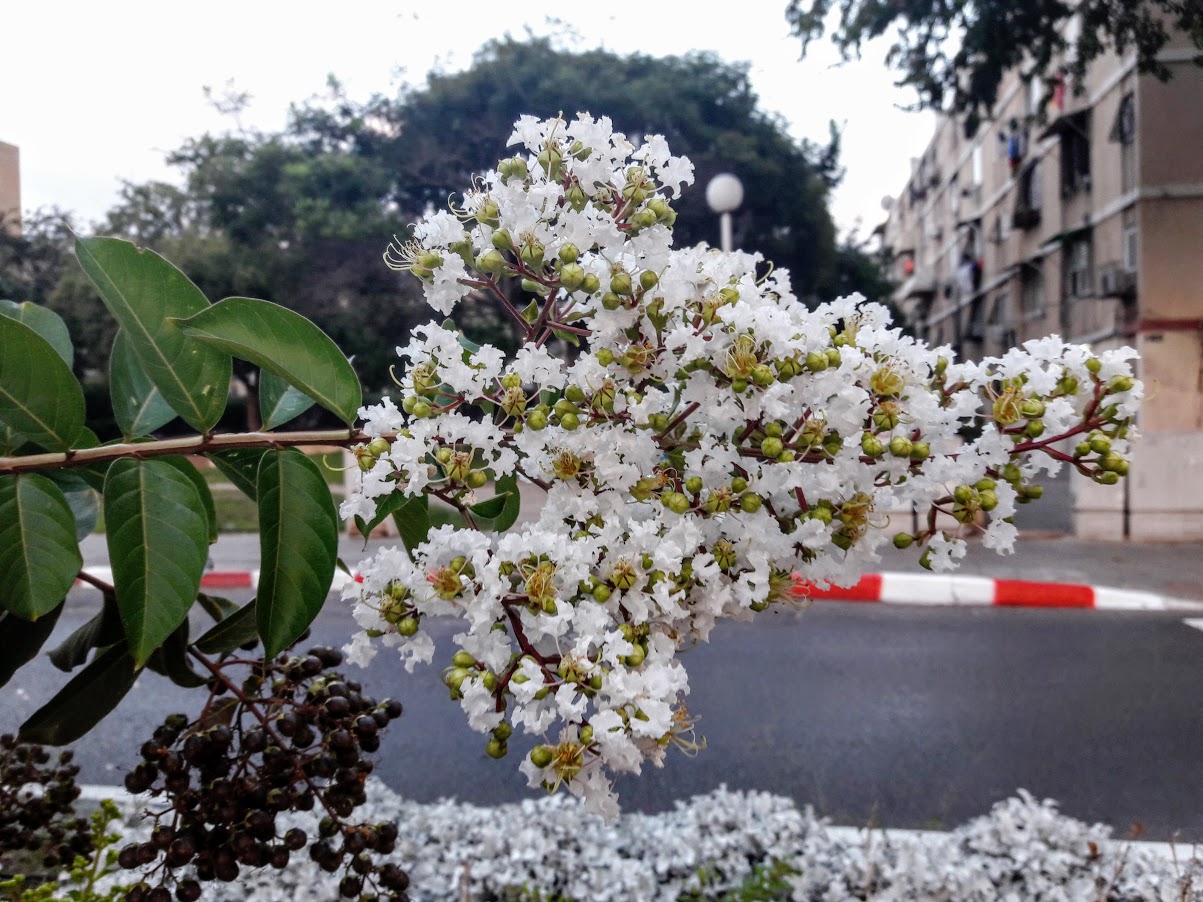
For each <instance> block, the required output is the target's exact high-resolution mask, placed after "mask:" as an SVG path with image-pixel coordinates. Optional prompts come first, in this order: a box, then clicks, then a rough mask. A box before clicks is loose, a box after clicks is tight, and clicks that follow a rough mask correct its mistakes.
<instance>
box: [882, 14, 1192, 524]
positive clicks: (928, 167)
mask: <svg viewBox="0 0 1203 902" xmlns="http://www.w3.org/2000/svg"><path fill="white" fill-rule="evenodd" d="M1198 52H1199V51H1198V49H1197V48H1195V47H1194V46H1193V45H1191V44H1190V43H1189V42H1188V41H1187V40H1186V39H1185V37H1182V38H1181V39H1179V40H1176V41H1175V42H1172V43H1171V44H1170V45H1168V46H1167V47H1166V48H1165V49H1164V50H1163V52H1162V54H1161V58H1162V60H1163V61H1164V62H1165V63H1166V64H1167V65H1168V66H1169V67H1170V69H1171V71H1172V72H1173V77H1172V78H1171V79H1170V80H1169V81H1168V82H1161V81H1158V80H1157V79H1155V78H1152V77H1150V76H1142V75H1140V74H1139V73H1138V72H1137V71H1136V65H1135V58H1134V56H1129V57H1124V58H1121V57H1119V56H1115V55H1111V56H1105V57H1101V58H1099V59H1098V60H1096V61H1095V62H1094V63H1092V64H1091V66H1090V68H1089V70H1088V72H1087V74H1086V76H1085V79H1084V83H1083V84H1081V85H1073V84H1069V85H1067V84H1064V83H1061V84H1058V85H1057V86H1056V89H1055V90H1054V91H1052V92H1051V96H1050V92H1049V90H1048V86H1047V84H1046V83H1045V82H1043V81H1037V82H1034V83H1031V84H1025V83H1023V82H1022V81H1021V80H1020V79H1019V77H1018V76H1013V77H1011V78H1010V79H1009V80H1007V81H1005V82H1004V84H1003V86H1002V88H1001V91H1000V94H999V100H998V103H997V104H996V106H995V110H994V118H993V121H991V122H989V123H986V124H984V125H983V126H982V127H981V128H980V129H979V131H978V132H977V134H976V135H975V136H974V137H973V138H972V139H969V138H966V137H965V135H964V131H963V129H962V128H961V125H960V123H959V122H957V121H955V120H953V119H950V118H948V117H944V118H942V119H941V120H940V122H939V125H938V126H937V130H936V134H935V137H934V138H933V139H932V142H931V144H930V145H929V146H928V148H927V149H926V151H925V152H924V154H923V156H922V157H921V158H920V159H918V160H916V161H914V165H913V168H912V175H911V179H910V181H909V182H908V184H907V185H906V187H905V188H904V190H903V192H902V194H901V195H900V196H899V197H897V198H896V199H894V200H893V202H892V203H891V205H890V210H889V217H888V219H887V222H886V224H885V226H884V234H883V240H884V243H885V245H886V247H887V249H888V250H890V251H891V252H892V254H893V260H894V266H895V268H896V270H895V273H894V277H895V280H896V282H897V283H898V284H899V285H900V287H899V289H898V290H897V292H896V294H895V296H894V301H895V303H896V304H897V305H898V306H899V308H900V309H901V310H902V311H903V312H904V314H905V315H906V317H907V319H908V322H909V324H910V326H911V328H912V329H913V330H914V331H915V333H916V334H917V335H919V336H920V337H922V338H924V339H925V340H927V341H929V342H931V343H934V344H943V343H949V344H951V345H952V346H953V347H954V348H955V349H956V350H957V352H958V354H959V355H960V356H962V357H968V358H979V357H981V356H983V355H992V354H1000V353H1002V352H1003V351H1005V350H1006V349H1007V348H1009V347H1012V346H1015V345H1018V344H1021V343H1022V342H1024V341H1026V340H1028V339H1032V338H1038V337H1040V336H1043V335H1048V334H1052V333H1056V334H1059V335H1061V336H1063V337H1064V338H1066V339H1067V340H1069V341H1073V342H1081V343H1086V344H1090V345H1091V346H1093V347H1095V348H1096V349H1098V350H1104V349H1108V348H1113V347H1119V346H1122V345H1130V346H1132V347H1135V348H1136V349H1137V350H1138V351H1139V352H1140V355H1141V360H1140V364H1139V372H1140V375H1141V378H1142V379H1143V380H1144V381H1145V384H1146V400H1145V404H1144V408H1143V410H1142V412H1141V414H1140V418H1139V421H1138V424H1137V425H1138V432H1139V436H1140V437H1139V439H1138V441H1137V442H1136V443H1135V447H1134V452H1133V457H1132V470H1131V478H1130V479H1129V480H1125V482H1126V483H1127V487H1126V489H1125V491H1124V492H1118V491H1114V490H1102V489H1100V487H1098V486H1095V485H1094V484H1093V483H1091V482H1090V481H1089V480H1087V479H1083V478H1081V477H1079V476H1077V475H1076V474H1074V476H1073V478H1072V480H1071V485H1070V488H1071V495H1072V499H1073V500H1072V504H1073V528H1074V531H1075V532H1076V533H1077V534H1078V535H1080V536H1082V537H1087V538H1107V539H1123V538H1132V539H1144V540H1173V539H1200V538H1203V331H1201V329H1203V68H1200V67H1198V66H1196V65H1194V64H1193V62H1192V60H1193V58H1194V57H1195V56H1196V55H1197V54H1198ZM1042 107H1043V109H1042ZM1041 113H1043V116H1041V115H1040V114H1041Z"/></svg>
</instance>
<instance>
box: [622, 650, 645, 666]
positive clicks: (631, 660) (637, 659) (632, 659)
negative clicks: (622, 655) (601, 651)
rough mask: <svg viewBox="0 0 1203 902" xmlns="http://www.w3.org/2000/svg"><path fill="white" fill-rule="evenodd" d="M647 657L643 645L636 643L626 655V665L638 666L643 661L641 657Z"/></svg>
mask: <svg viewBox="0 0 1203 902" xmlns="http://www.w3.org/2000/svg"><path fill="white" fill-rule="evenodd" d="M646 657H647V652H645V651H644V650H643V646H641V645H636V646H635V650H634V651H632V652H631V653H630V654H629V655H627V657H626V665H627V666H628V667H638V666H639V665H640V664H642V663H643V659H644V658H646Z"/></svg>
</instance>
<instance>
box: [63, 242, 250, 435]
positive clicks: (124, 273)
mask: <svg viewBox="0 0 1203 902" xmlns="http://www.w3.org/2000/svg"><path fill="white" fill-rule="evenodd" d="M75 256H76V257H77V258H78V259H79V263H80V266H82V267H83V270H84V272H85V273H87V275H88V278H90V279H91V280H92V283H93V284H94V285H95V286H96V289H97V291H99V292H100V297H101V299H102V300H103V301H104V303H105V306H107V307H108V308H109V312H111V313H112V314H113V316H114V317H115V318H116V320H117V322H118V323H119V324H120V325H121V329H122V331H123V332H125V336H126V338H127V339H128V340H129V344H130V348H131V349H132V350H133V352H134V356H135V357H136V358H137V360H138V362H139V363H140V364H141V365H142V370H143V372H145V374H146V376H147V377H148V378H149V379H150V381H151V382H152V383H153V384H154V386H155V387H156V388H157V389H158V390H159V392H160V393H161V394H162V395H163V398H164V399H165V400H166V401H167V403H168V404H169V405H171V408H172V409H173V410H174V411H175V412H176V413H178V414H179V415H180V416H181V417H183V418H184V421H185V422H186V423H188V425H189V426H191V427H192V428H193V429H196V430H197V431H198V432H208V431H209V430H211V429H212V428H213V427H214V426H215V425H217V421H218V420H219V419H221V414H222V411H224V410H225V407H226V396H227V395H228V394H229V388H230V371H231V363H230V357H229V355H228V354H226V353H225V352H223V351H221V350H219V349H217V348H214V347H211V346H210V345H207V344H205V343H204V342H200V341H196V340H195V339H192V338H189V337H188V336H186V335H184V334H183V333H182V332H181V331H180V330H179V328H177V326H176V325H175V323H174V321H173V318H184V317H189V316H192V315H193V314H196V313H198V312H200V311H201V310H204V309H206V308H208V307H209V302H208V300H207V299H206V298H205V296H204V295H203V294H202V293H201V290H200V289H199V288H197V287H196V286H195V285H193V284H192V282H191V281H189V279H188V277H187V276H185V275H184V274H183V273H182V272H180V271H179V270H178V269H176V268H175V267H174V266H172V265H171V264H170V263H168V262H167V261H166V260H164V259H163V258H162V257H160V256H159V255H158V254H156V253H155V252H154V251H151V250H146V249H145V248H140V247H136V246H135V245H133V244H130V243H129V242H128V241H121V240H119V239H116V238H77V239H76V241H75Z"/></svg>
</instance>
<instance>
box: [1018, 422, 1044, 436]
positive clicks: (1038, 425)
mask: <svg viewBox="0 0 1203 902" xmlns="http://www.w3.org/2000/svg"><path fill="white" fill-rule="evenodd" d="M1023 431H1024V434H1025V435H1027V436H1028V437H1029V438H1040V436H1042V435H1044V423H1043V422H1041V421H1040V420H1029V421H1028V424H1027V425H1026V426H1025V427H1023Z"/></svg>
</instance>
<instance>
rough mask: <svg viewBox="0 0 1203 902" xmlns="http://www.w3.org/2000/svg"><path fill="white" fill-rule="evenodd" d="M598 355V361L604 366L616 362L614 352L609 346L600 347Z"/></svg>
mask: <svg viewBox="0 0 1203 902" xmlns="http://www.w3.org/2000/svg"><path fill="white" fill-rule="evenodd" d="M596 356H597V362H598V363H600V364H601V365H602V366H609V365H610V364H611V363H613V362H614V352H613V351H611V350H610V349H609V348H598V350H597V355H596Z"/></svg>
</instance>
